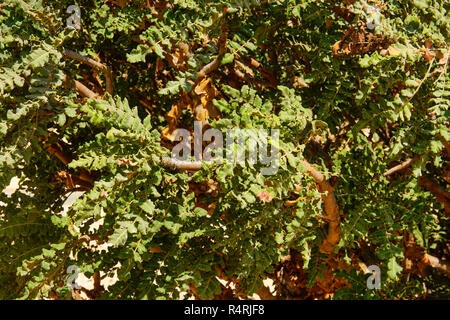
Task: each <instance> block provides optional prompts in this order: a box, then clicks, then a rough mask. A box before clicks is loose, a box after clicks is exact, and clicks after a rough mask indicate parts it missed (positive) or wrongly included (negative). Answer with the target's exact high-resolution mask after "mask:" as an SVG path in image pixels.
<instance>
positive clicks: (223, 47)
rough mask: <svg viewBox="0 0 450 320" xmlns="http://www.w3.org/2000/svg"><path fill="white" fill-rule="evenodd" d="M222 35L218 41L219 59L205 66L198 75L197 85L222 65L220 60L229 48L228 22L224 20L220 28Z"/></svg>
mask: <svg viewBox="0 0 450 320" xmlns="http://www.w3.org/2000/svg"><path fill="white" fill-rule="evenodd" d="M220 29H221V32H222V33H221V34H220V37H219V39H218V40H217V46H218V47H219V54H218V55H217V57H216V58H215V59H214V60H213V61H211V62H210V63H208V64H207V65H205V66H204V67H203V68H202V69H201V70H200V71H199V72H198V73H197V79H196V81H195V83H199V82H200V81H201V80H202V79H203V78H204V77H206V75H207V74H208V73H211V72H212V71H214V70H216V69H217V68H218V67H219V65H220V59H221V58H222V56H223V55H224V54H225V51H226V48H227V38H228V30H227V24H226V20H225V19H223V21H222V24H221V26H220Z"/></svg>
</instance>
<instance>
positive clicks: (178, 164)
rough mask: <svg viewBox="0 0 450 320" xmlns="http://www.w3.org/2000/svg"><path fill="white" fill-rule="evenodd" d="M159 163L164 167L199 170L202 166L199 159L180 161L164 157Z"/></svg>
mask: <svg viewBox="0 0 450 320" xmlns="http://www.w3.org/2000/svg"><path fill="white" fill-rule="evenodd" d="M161 163H162V164H163V165H165V166H166V167H170V168H174V169H180V170H200V169H201V168H202V162H201V161H182V160H177V159H172V158H167V157H164V158H162V160H161Z"/></svg>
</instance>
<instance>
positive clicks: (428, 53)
mask: <svg viewBox="0 0 450 320" xmlns="http://www.w3.org/2000/svg"><path fill="white" fill-rule="evenodd" d="M423 57H424V58H425V61H426V62H429V61H431V60H433V59H434V57H435V54H434V53H433V52H431V51H430V50H428V49H425V53H424V55H423Z"/></svg>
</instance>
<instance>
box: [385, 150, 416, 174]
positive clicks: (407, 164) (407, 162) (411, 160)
mask: <svg viewBox="0 0 450 320" xmlns="http://www.w3.org/2000/svg"><path fill="white" fill-rule="evenodd" d="M419 159H420V155H415V156H414V157H413V158H408V159H406V160H405V161H404V162H402V163H400V164H399V165H396V166H395V167H392V168H391V169H389V170H388V171H386V172H385V173H383V176H385V177H387V176H389V175H391V174H393V173H396V172H398V171H401V170H403V169H406V168H408V167H410V166H411V165H412V164H413V163H414V162H416V161H417V160H419Z"/></svg>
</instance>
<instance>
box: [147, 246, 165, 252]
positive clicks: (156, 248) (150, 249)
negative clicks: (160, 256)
mask: <svg viewBox="0 0 450 320" xmlns="http://www.w3.org/2000/svg"><path fill="white" fill-rule="evenodd" d="M148 251H150V252H151V253H161V252H164V251H163V249H161V247H160V246H158V245H156V246H153V247H150V248H148Z"/></svg>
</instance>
